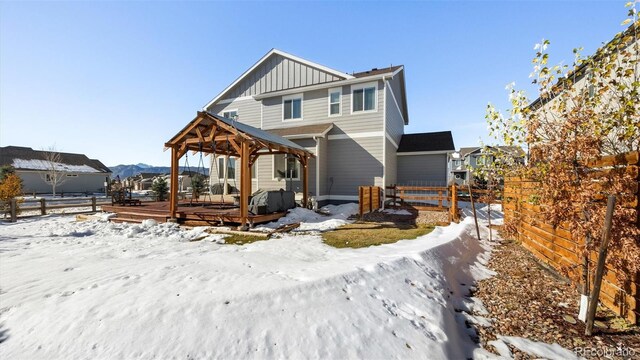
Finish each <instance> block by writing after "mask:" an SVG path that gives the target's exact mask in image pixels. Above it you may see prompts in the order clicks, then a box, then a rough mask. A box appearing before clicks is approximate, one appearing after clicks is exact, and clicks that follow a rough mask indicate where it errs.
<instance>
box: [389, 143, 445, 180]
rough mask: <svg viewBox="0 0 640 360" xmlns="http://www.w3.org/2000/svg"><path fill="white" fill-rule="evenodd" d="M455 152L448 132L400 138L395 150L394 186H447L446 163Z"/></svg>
mask: <svg viewBox="0 0 640 360" xmlns="http://www.w3.org/2000/svg"><path fill="white" fill-rule="evenodd" d="M455 150H456V148H455V145H454V144H453V136H452V135H451V131H440V132H431V133H420V134H404V135H402V138H401V140H400V144H399V146H398V150H397V156H398V158H397V169H398V170H397V171H398V176H397V182H398V184H402V185H415V186H447V184H448V182H449V176H450V172H449V168H448V167H449V161H448V159H449V156H450V155H451V154H452V153H453V152H454V151H455Z"/></svg>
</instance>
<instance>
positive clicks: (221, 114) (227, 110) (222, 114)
mask: <svg viewBox="0 0 640 360" xmlns="http://www.w3.org/2000/svg"><path fill="white" fill-rule="evenodd" d="M233 111H235V112H236V115H238V117H240V112H239V111H238V109H224V110H222V111H221V112H220V114H218V115H220V116H222V117H224V113H226V112H233ZM231 120H233V119H231Z"/></svg>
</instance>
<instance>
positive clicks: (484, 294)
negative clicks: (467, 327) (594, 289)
mask: <svg viewBox="0 0 640 360" xmlns="http://www.w3.org/2000/svg"><path fill="white" fill-rule="evenodd" d="M488 267H489V268H490V269H492V270H494V271H496V272H497V275H496V276H494V277H492V278H490V279H487V280H483V281H481V282H479V283H478V285H477V288H476V291H475V293H474V294H473V295H474V296H476V297H478V298H480V299H481V300H482V302H483V303H484V305H485V307H486V309H487V310H488V311H489V315H484V316H487V317H489V318H492V319H494V320H493V323H492V326H490V327H484V328H482V327H481V328H478V329H477V331H478V334H479V339H480V344H481V345H482V347H484V348H486V349H487V350H489V351H492V352H495V349H494V348H493V347H492V346H489V345H487V342H489V341H491V340H495V339H496V336H497V335H504V336H520V337H524V338H527V339H530V340H533V341H543V342H546V343H558V344H560V345H561V346H563V347H565V348H566V349H569V350H572V351H574V352H578V355H580V352H579V351H581V349H584V348H592V349H596V350H600V352H601V353H603V352H602V351H603V350H604V349H607V350H608V351H609V352H612V351H614V350H615V349H616V348H620V347H622V348H623V349H624V348H626V349H627V350H629V349H633V351H634V352H635V356H633V357H622V356H617V357H616V356H609V357H607V356H598V355H597V354H596V355H595V356H593V354H589V355H586V354H585V353H583V355H582V356H584V357H585V358H587V359H629V358H633V359H640V329H639V328H638V327H637V326H632V325H630V324H629V323H627V322H625V321H624V320H623V319H621V318H619V317H616V316H615V314H613V313H612V312H611V311H609V310H606V309H599V310H598V313H597V316H596V320H597V323H596V325H599V327H598V328H597V331H596V333H595V336H592V337H587V336H585V335H584V330H585V326H584V324H583V323H582V322H580V321H576V320H577V314H578V301H579V294H578V292H577V290H576V289H575V288H574V287H573V286H572V285H571V284H569V283H568V282H567V281H565V280H564V279H563V278H562V277H560V276H558V275H557V274H555V273H553V272H552V271H550V270H548V269H546V268H544V267H543V266H542V265H541V264H540V263H539V262H538V261H537V260H536V259H535V258H534V257H533V255H531V254H530V253H529V252H528V251H527V250H526V249H524V248H523V247H522V246H520V245H519V244H518V243H516V242H514V241H503V242H501V243H500V245H498V246H497V247H496V248H495V249H494V251H493V254H492V256H491V260H490V261H489V265H488ZM510 348H511V350H512V351H513V352H514V356H515V358H516V359H533V358H534V357H531V356H529V355H527V354H524V353H522V352H518V351H514V348H513V347H511V346H510ZM496 353H497V352H496Z"/></svg>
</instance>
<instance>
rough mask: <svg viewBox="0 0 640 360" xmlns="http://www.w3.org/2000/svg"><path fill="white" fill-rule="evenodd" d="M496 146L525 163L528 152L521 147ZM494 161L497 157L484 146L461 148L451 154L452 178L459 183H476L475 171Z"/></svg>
mask: <svg viewBox="0 0 640 360" xmlns="http://www.w3.org/2000/svg"><path fill="white" fill-rule="evenodd" d="M495 148H496V149H498V150H499V151H501V152H507V153H510V154H511V156H512V157H513V158H514V159H515V160H516V161H521V162H522V163H523V164H524V161H525V157H526V154H525V152H524V150H522V148H521V147H518V146H497V147H495ZM494 161H495V158H494V156H493V155H492V154H491V152H488V153H487V152H485V151H484V148H482V147H478V146H475V147H463V148H460V150H458V151H456V152H454V153H452V154H450V156H449V164H450V165H449V168H450V172H451V176H450V178H451V180H452V181H455V183H456V184H458V185H467V184H471V185H473V184H474V183H475V179H474V172H475V171H476V170H477V169H478V168H482V167H483V166H485V165H489V164H492V163H493V162H494Z"/></svg>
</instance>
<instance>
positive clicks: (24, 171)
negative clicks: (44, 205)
mask: <svg viewBox="0 0 640 360" xmlns="http://www.w3.org/2000/svg"><path fill="white" fill-rule="evenodd" d="M44 154H45V151H38V150H33V149H32V148H28V147H20V146H6V147H0V166H5V165H10V166H13V167H14V168H15V169H16V174H17V175H18V176H20V178H21V179H22V188H23V191H24V193H25V194H30V193H37V194H43V193H45V194H46V193H51V191H52V188H51V184H50V183H49V182H47V177H48V174H47V171H46V169H47V168H48V167H49V166H50V165H49V163H48V162H47V161H45V157H44ZM60 157H61V161H60V162H59V163H56V164H55V167H56V169H58V171H60V172H62V173H63V174H64V176H63V178H62V180H61V181H60V182H59V183H58V185H57V186H56V193H94V192H104V190H105V182H108V181H109V177H110V176H111V170H109V168H108V167H106V166H105V165H104V164H103V163H101V162H100V161H98V160H94V159H89V158H88V157H87V156H86V155H83V154H71V153H63V152H61V153H60Z"/></svg>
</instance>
